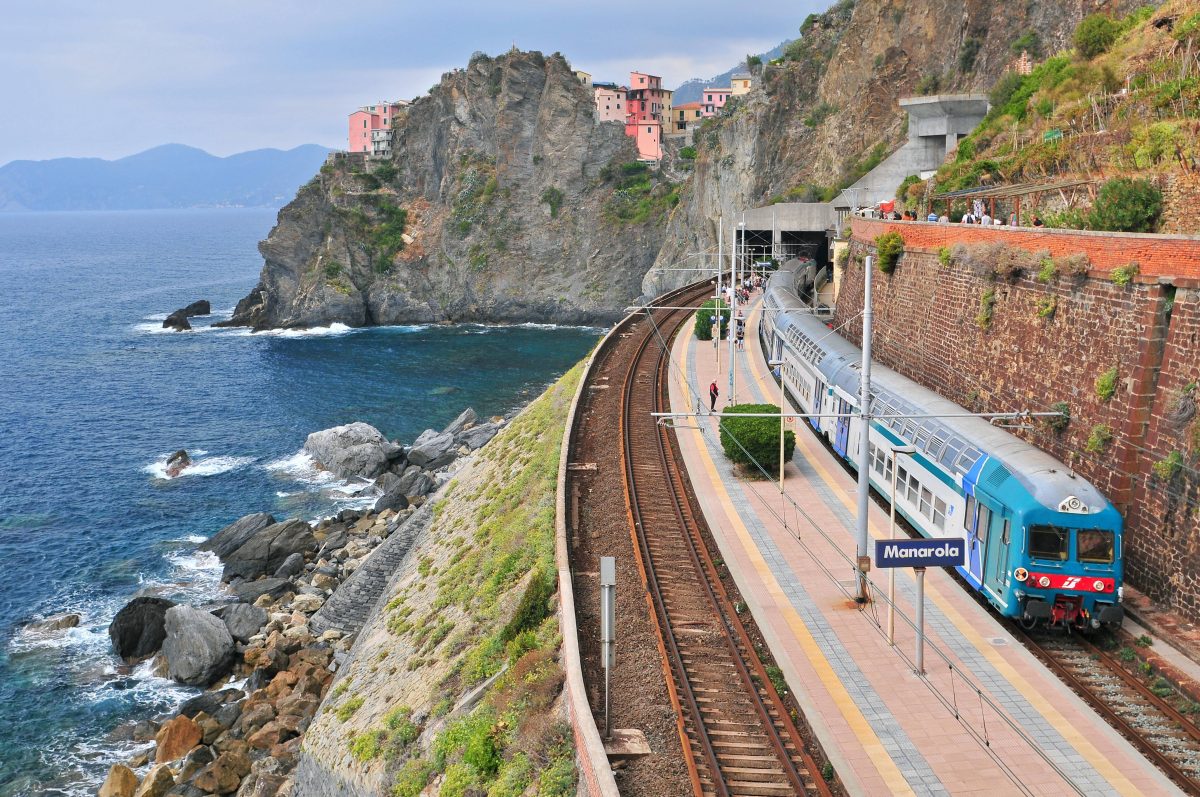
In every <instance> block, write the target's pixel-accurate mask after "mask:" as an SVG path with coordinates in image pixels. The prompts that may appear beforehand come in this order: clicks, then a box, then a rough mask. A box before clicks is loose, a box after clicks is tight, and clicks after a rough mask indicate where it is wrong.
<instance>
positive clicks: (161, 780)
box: [133, 764, 175, 797]
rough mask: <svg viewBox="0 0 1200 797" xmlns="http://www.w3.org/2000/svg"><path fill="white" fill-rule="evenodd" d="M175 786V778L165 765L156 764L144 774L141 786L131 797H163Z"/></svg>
mask: <svg viewBox="0 0 1200 797" xmlns="http://www.w3.org/2000/svg"><path fill="white" fill-rule="evenodd" d="M174 785H175V776H174V775H172V774H171V768H170V767H169V766H167V765H166V764H158V765H157V766H155V767H154V768H153V769H151V770H150V771H149V772H147V773H146V777H145V779H144V780H143V781H142V785H141V786H139V787H138V790H137V793H136V794H134V795H133V797H163V795H165V794H166V793H167V792H169V791H170V790H171V787H172V786H174Z"/></svg>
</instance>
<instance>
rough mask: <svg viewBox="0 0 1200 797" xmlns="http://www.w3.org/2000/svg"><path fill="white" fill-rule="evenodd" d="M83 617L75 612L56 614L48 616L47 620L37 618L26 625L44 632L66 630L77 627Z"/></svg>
mask: <svg viewBox="0 0 1200 797" xmlns="http://www.w3.org/2000/svg"><path fill="white" fill-rule="evenodd" d="M82 619H83V618H82V617H80V616H79V615H78V614H76V613H75V612H67V613H63V614H55V615H51V616H50V617H47V618H46V619H45V620H35V621H34V622H32V623H30V624H29V625H27V626H25V629H26V630H27V631H36V632H38V633H43V634H44V633H48V632H50V631H64V630H66V629H68V628H76V627H77V626H78V625H79V623H80V621H81V620H82Z"/></svg>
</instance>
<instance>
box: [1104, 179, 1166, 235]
mask: <svg viewBox="0 0 1200 797" xmlns="http://www.w3.org/2000/svg"><path fill="white" fill-rule="evenodd" d="M1162 201H1163V198H1162V191H1159V190H1158V188H1156V187H1155V186H1154V185H1153V184H1152V183H1151V182H1149V181H1148V180H1139V179H1134V178H1131V177H1117V178H1115V179H1112V180H1109V181H1108V182H1107V183H1105V184H1104V185H1103V186H1101V188H1100V193H1099V194H1098V195H1097V196H1096V201H1095V203H1094V204H1093V205H1092V211H1091V213H1089V214H1088V223H1087V226H1088V228H1089V229H1093V230H1111V231H1113V232H1153V231H1154V226H1155V224H1157V223H1158V216H1159V214H1160V213H1162Z"/></svg>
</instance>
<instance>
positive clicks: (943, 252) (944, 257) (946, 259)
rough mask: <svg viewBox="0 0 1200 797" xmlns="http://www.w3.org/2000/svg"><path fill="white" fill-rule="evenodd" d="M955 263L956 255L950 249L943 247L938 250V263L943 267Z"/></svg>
mask: <svg viewBox="0 0 1200 797" xmlns="http://www.w3.org/2000/svg"><path fill="white" fill-rule="evenodd" d="M953 261H954V253H953V252H951V251H950V247H948V246H943V247H942V248H941V249H939V250H938V262H939V263H941V264H942V265H943V266H948V265H950V264H951V263H952V262H953Z"/></svg>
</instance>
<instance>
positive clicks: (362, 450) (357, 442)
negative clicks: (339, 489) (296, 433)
mask: <svg viewBox="0 0 1200 797" xmlns="http://www.w3.org/2000/svg"><path fill="white" fill-rule="evenodd" d="M304 450H305V451H306V452H308V455H309V456H311V457H312V458H313V459H315V460H316V461H317V462H319V463H320V464H321V466H322V467H324V468H325V469H326V470H329V471H332V472H333V473H335V474H337V475H338V476H341V477H342V478H344V479H348V478H352V477H354V476H362V477H363V478H365V479H374V478H375V477H376V476H378V475H379V474H381V473H383V472H384V471H385V470H387V469H388V455H389V453H394V452H393V446H392V444H391V443H390V442H388V440H387V438H386V437H384V436H383V434H382V433H381V432H380V431H379V430H378V429H376V428H375V427H374V426H371V425H370V424H367V423H362V422H361V421H360V422H356V423H349V424H346V425H345V426H335V427H333V428H332V429H323V430H321V431H319V432H313V433H312V434H310V435H309V436H308V439H307V440H305V441H304Z"/></svg>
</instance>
